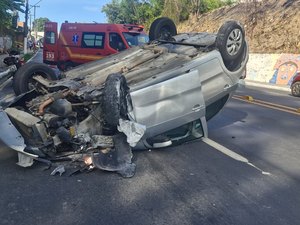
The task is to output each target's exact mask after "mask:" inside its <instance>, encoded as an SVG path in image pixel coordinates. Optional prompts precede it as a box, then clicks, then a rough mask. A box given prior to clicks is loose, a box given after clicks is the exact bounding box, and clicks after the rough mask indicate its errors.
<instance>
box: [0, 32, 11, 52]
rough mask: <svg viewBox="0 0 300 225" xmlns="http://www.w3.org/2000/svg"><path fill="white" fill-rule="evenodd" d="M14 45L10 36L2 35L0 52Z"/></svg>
mask: <svg viewBox="0 0 300 225" xmlns="http://www.w3.org/2000/svg"><path fill="white" fill-rule="evenodd" d="M11 47H12V39H11V37H9V36H5V37H0V53H2V52H3V51H4V50H7V49H10V48H11Z"/></svg>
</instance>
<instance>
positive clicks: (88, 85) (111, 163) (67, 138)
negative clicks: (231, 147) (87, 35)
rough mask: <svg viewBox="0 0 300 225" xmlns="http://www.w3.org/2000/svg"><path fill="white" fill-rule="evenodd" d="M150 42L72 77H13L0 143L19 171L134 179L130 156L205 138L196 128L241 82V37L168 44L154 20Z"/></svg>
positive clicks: (165, 28)
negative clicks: (96, 172)
mask: <svg viewBox="0 0 300 225" xmlns="http://www.w3.org/2000/svg"><path fill="white" fill-rule="evenodd" d="M150 40H151V42H150V43H149V44H147V45H145V46H140V47H134V48H131V49H128V50H125V51H123V52H120V53H118V54H115V55H112V56H109V57H107V58H104V59H101V60H98V61H94V62H90V63H87V64H84V65H81V66H79V67H76V68H74V69H72V70H70V71H68V72H66V73H65V74H63V76H64V78H62V79H60V80H56V74H55V73H54V72H53V71H52V70H51V69H49V67H47V66H45V65H43V64H36V63H29V64H26V65H25V66H23V67H22V68H21V69H20V70H19V71H18V72H17V73H16V75H15V77H14V90H15V92H16V93H17V94H18V96H17V97H16V98H15V99H14V100H13V101H12V102H10V103H9V104H7V105H5V106H3V108H2V109H1V110H0V118H1V120H0V125H1V131H0V139H1V140H2V142H3V143H4V144H6V145H7V146H9V147H10V148H11V149H14V150H16V151H17V152H18V156H19V162H18V164H19V165H20V166H24V167H27V166H31V165H32V164H33V161H34V160H37V161H42V162H45V163H47V164H49V165H50V164H51V162H57V161H62V160H69V161H71V163H72V162H79V163H82V165H81V166H83V167H84V166H88V168H89V169H92V168H95V167H96V168H100V169H103V170H108V171H117V172H119V173H120V174H121V175H123V176H125V177H131V176H133V175H134V171H135V165H134V164H133V163H132V161H131V159H132V152H131V149H132V148H134V149H151V148H163V147H167V146H170V145H172V144H180V143H183V142H187V141H190V140H193V139H197V138H202V137H205V136H207V126H206V122H207V121H208V120H209V119H211V118H212V117H213V116H215V115H216V114H217V113H218V112H219V111H220V110H221V109H222V108H223V107H224V105H225V104H226V102H227V100H228V99H229V98H230V95H231V93H232V92H233V91H234V90H235V89H236V88H237V86H238V83H239V81H240V79H243V78H244V76H245V68H246V63H247V61H248V46H247V42H246V41H245V32H244V29H243V27H242V26H241V25H240V24H239V23H238V22H236V21H228V22H226V23H224V24H223V25H222V26H221V28H220V29H219V31H218V33H217V34H212V33H185V34H177V32H176V27H175V25H174V23H173V22H172V21H171V20H170V19H168V18H159V19H157V20H155V21H154V22H153V23H152V25H151V28H150Z"/></svg>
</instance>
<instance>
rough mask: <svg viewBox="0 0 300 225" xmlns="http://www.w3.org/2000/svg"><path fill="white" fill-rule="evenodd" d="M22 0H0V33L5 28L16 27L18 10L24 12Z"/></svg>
mask: <svg viewBox="0 0 300 225" xmlns="http://www.w3.org/2000/svg"><path fill="white" fill-rule="evenodd" d="M23 7H24V0H1V1H0V34H3V32H4V31H5V30H9V29H11V28H13V29H15V28H16V22H17V19H18V11H19V12H24V10H23Z"/></svg>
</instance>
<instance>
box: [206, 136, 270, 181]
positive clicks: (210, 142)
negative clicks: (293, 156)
mask: <svg viewBox="0 0 300 225" xmlns="http://www.w3.org/2000/svg"><path fill="white" fill-rule="evenodd" d="M202 140H203V142H205V143H206V144H208V145H209V146H211V147H213V148H214V149H216V150H218V151H220V152H222V153H223V154H225V155H227V156H229V157H230V158H232V159H235V160H237V161H240V162H243V163H246V164H248V165H249V166H252V167H254V168H255V169H257V170H259V171H260V172H261V173H262V174H263V175H271V173H269V172H265V171H263V170H262V169H260V168H258V167H257V166H255V165H254V164H252V163H250V162H249V160H248V159H247V158H245V157H244V156H241V155H239V154H237V153H236V152H234V151H232V150H230V149H228V148H226V147H225V146H223V145H221V144H219V143H217V142H215V141H213V140H211V139H209V138H203V139H202Z"/></svg>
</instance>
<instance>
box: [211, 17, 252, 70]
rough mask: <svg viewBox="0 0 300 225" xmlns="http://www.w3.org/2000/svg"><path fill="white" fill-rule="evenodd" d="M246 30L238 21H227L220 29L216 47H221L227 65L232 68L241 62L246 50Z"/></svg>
mask: <svg viewBox="0 0 300 225" xmlns="http://www.w3.org/2000/svg"><path fill="white" fill-rule="evenodd" d="M245 45H246V42H245V31H244V28H243V27H242V25H241V24H240V23H238V22H237V21H232V20H231V21H227V22H225V23H224V24H223V25H222V26H221V27H220V29H219V31H218V34H217V39H216V47H217V48H218V49H219V51H220V53H221V55H222V58H223V60H224V63H225V65H226V66H227V68H228V67H229V68H228V69H232V68H233V67H235V66H236V65H238V64H239V63H240V61H241V60H242V58H243V57H242V55H243V53H244V51H245Z"/></svg>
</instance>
